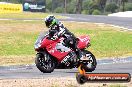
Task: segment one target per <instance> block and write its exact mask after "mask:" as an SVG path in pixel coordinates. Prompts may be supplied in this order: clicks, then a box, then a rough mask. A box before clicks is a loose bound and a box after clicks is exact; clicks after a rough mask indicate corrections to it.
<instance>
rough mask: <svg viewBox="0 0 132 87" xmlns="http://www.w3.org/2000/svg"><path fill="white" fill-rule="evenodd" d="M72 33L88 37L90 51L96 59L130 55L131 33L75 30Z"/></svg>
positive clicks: (131, 48) (131, 45)
mask: <svg viewBox="0 0 132 87" xmlns="http://www.w3.org/2000/svg"><path fill="white" fill-rule="evenodd" d="M74 33H76V34H79V35H82V34H84V35H90V37H91V44H92V45H91V47H90V50H91V51H92V52H93V53H95V55H96V56H97V57H119V56H125V55H128V54H131V55H132V33H129V32H120V31H114V30H109V31H108V30H97V29H93V30H92V29H90V30H88V29H77V30H74Z"/></svg>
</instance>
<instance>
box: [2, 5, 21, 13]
mask: <svg viewBox="0 0 132 87" xmlns="http://www.w3.org/2000/svg"><path fill="white" fill-rule="evenodd" d="M22 11H23V7H22V4H12V3H0V13H20V12H22Z"/></svg>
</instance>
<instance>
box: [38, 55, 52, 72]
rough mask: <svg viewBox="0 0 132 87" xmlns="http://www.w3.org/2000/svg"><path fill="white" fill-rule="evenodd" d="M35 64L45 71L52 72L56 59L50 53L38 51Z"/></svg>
mask: <svg viewBox="0 0 132 87" xmlns="http://www.w3.org/2000/svg"><path fill="white" fill-rule="evenodd" d="M35 64H36V66H37V68H38V69H39V70H40V71H41V72H43V73H51V72H53V71H54V69H55V61H54V60H53V58H51V57H50V55H49V54H48V53H44V54H41V53H38V54H37V55H36V59H35Z"/></svg>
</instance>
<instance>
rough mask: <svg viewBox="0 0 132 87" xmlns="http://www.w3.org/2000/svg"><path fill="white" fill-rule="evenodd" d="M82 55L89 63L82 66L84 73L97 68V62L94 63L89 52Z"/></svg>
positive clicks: (93, 57) (85, 51) (92, 56)
mask: <svg viewBox="0 0 132 87" xmlns="http://www.w3.org/2000/svg"><path fill="white" fill-rule="evenodd" d="M83 55H84V56H86V57H87V58H88V59H89V61H88V62H87V63H86V64H84V66H83V68H84V69H85V71H86V72H92V71H94V70H95V68H96V66H97V61H96V58H95V56H94V55H93V54H92V53H91V52H90V51H87V50H84V51H83Z"/></svg>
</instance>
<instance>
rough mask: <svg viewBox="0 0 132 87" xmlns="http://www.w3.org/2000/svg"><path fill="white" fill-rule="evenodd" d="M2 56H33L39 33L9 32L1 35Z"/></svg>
mask: <svg viewBox="0 0 132 87" xmlns="http://www.w3.org/2000/svg"><path fill="white" fill-rule="evenodd" d="M0 37H1V39H0V41H1V42H0V49H1V50H0V56H9V55H17V56H21V55H33V53H34V42H35V39H36V37H37V33H34V32H17V33H16V32H10V33H9V32H7V33H0Z"/></svg>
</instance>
